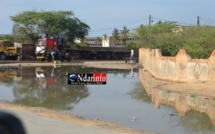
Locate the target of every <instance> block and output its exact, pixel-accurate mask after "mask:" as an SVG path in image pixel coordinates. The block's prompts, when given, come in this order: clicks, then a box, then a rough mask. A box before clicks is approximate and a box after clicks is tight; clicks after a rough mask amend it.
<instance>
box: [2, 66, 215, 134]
mask: <svg viewBox="0 0 215 134" xmlns="http://www.w3.org/2000/svg"><path fill="white" fill-rule="evenodd" d="M68 73H107V84H106V85H68V80H67V74H68ZM0 83H1V84H0V99H1V100H6V101H9V102H12V103H14V104H21V105H25V106H33V107H46V108H49V109H53V110H57V111H60V112H63V113H69V114H74V115H77V116H82V117H84V118H87V119H95V120H104V121H108V122H113V123H117V124H121V125H123V126H126V127H129V128H133V129H137V130H143V131H146V132H156V133H165V134H187V133H189V134H212V133H214V132H215V100H214V98H210V97H208V96H202V95H198V94H185V93H178V92H172V91H165V90H164V89H160V88H159V86H156V87H155V83H156V80H155V79H153V78H152V77H151V76H150V75H147V73H146V72H144V71H143V70H141V69H140V70H113V69H112V70H110V69H95V68H86V67H83V66H61V67H56V68H55V67H22V68H21V67H20V68H12V69H10V68H3V69H2V68H1V70H0ZM213 124H214V125H213Z"/></svg>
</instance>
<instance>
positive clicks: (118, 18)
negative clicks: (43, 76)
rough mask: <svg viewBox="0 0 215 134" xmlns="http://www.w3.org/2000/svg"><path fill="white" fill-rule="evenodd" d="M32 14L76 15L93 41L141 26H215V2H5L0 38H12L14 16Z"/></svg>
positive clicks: (0, 9) (0, 7) (0, 11)
mask: <svg viewBox="0 0 215 134" xmlns="http://www.w3.org/2000/svg"><path fill="white" fill-rule="evenodd" d="M28 10H37V11H42V10H44V11H58V10H66V11H73V13H74V14H75V17H77V18H79V19H80V20H81V21H83V22H84V23H86V24H87V25H89V26H90V32H89V35H88V36H89V37H97V36H100V37H101V36H103V35H104V34H107V35H111V34H112V32H113V30H114V28H116V29H118V30H122V28H123V27H124V26H126V27H127V28H128V29H129V30H130V31H133V30H134V29H135V28H137V27H138V26H139V25H141V24H143V25H148V21H149V15H151V17H152V20H153V22H152V23H151V24H152V25H153V24H155V23H156V22H158V21H175V22H177V23H178V24H179V25H196V22H197V16H199V17H200V25H215V0H1V3H0V34H11V33H12V27H13V24H14V23H13V22H12V21H11V19H10V16H15V15H16V14H18V13H21V12H23V11H28Z"/></svg>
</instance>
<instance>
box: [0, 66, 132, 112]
mask: <svg viewBox="0 0 215 134" xmlns="http://www.w3.org/2000/svg"><path fill="white" fill-rule="evenodd" d="M94 72H105V73H113V74H114V76H117V75H118V74H119V72H118V71H114V70H108V69H106V70H105V69H95V68H94V69H92V68H91V69H90V68H85V67H84V66H83V67H80V66H63V67H56V66H53V67H16V68H13V69H12V68H5V69H4V72H3V71H2V72H0V80H1V79H3V80H2V84H4V85H5V86H7V87H10V86H11V87H12V92H13V96H14V100H13V101H12V102H13V103H15V104H22V105H26V106H35V107H46V108H50V109H55V110H67V109H73V108H74V106H75V105H76V104H77V103H79V102H80V101H81V100H82V99H84V98H87V97H88V96H89V95H90V92H89V90H88V87H87V86H86V85H68V83H67V82H68V80H67V74H68V73H94ZM122 72H125V73H123V74H124V75H123V77H127V76H128V75H129V72H128V71H122ZM6 76H7V77H6ZM2 84H1V85H2Z"/></svg>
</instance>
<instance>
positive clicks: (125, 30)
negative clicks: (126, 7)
mask: <svg viewBox="0 0 215 134" xmlns="http://www.w3.org/2000/svg"><path fill="white" fill-rule="evenodd" d="M129 32H130V30H128V28H127V27H126V26H124V27H123V29H122V30H121V39H122V44H124V45H126V41H127V39H128V34H129Z"/></svg>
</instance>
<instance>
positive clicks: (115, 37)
mask: <svg viewBox="0 0 215 134" xmlns="http://www.w3.org/2000/svg"><path fill="white" fill-rule="evenodd" d="M112 38H113V42H114V43H115V44H117V43H118V42H119V40H120V35H119V30H118V29H116V28H114V30H113V33H112Z"/></svg>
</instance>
